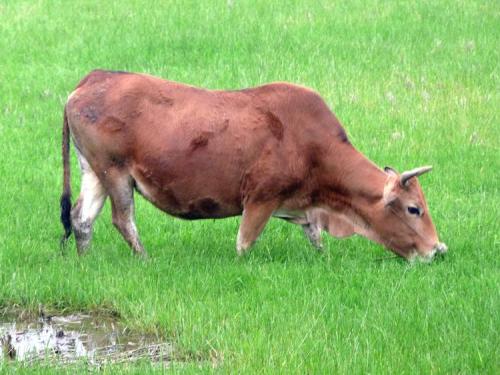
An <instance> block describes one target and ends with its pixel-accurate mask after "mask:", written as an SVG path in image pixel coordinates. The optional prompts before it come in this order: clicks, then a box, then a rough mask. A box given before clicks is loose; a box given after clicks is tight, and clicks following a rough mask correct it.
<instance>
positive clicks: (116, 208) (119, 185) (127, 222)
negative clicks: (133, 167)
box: [106, 170, 147, 257]
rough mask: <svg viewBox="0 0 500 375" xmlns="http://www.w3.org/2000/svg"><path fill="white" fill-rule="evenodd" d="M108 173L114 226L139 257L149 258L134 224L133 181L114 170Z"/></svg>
mask: <svg viewBox="0 0 500 375" xmlns="http://www.w3.org/2000/svg"><path fill="white" fill-rule="evenodd" d="M108 172H109V173H108V177H109V178H108V179H107V182H106V187H107V190H108V192H109V196H110V198H111V210H112V215H113V225H114V226H115V227H116V229H118V231H119V232H120V233H121V234H122V236H123V238H124V239H125V241H127V243H128V244H129V246H130V247H131V248H132V250H133V251H134V252H135V253H136V254H137V255H141V256H143V257H147V253H146V251H145V250H144V247H143V246H142V244H141V241H140V239H139V233H138V232H137V227H136V226H135V222H134V189H133V179H132V177H131V176H129V175H123V174H122V175H120V174H119V173H113V171H112V170H111V171H108Z"/></svg>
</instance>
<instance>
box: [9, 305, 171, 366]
mask: <svg viewBox="0 0 500 375" xmlns="http://www.w3.org/2000/svg"><path fill="white" fill-rule="evenodd" d="M0 344H1V346H2V351H1V352H0V362H2V361H20V362H23V363H26V364H29V363H36V362H50V363H53V364H55V365H59V364H70V363H73V362H76V361H86V362H87V363H89V364H93V365H98V366H100V365H102V364H107V363H120V362H133V361H137V360H150V361H154V362H161V363H164V364H168V363H169V362H170V361H171V360H172V356H173V348H172V345H171V344H170V343H167V342H161V340H159V338H158V337H156V336H155V335H143V334H138V333H135V332H132V331H130V330H129V329H128V328H127V327H126V326H125V325H124V324H121V323H120V322H119V321H118V320H117V319H114V318H111V317H100V316H93V315H86V314H75V315H65V316H57V315H55V316H42V317H40V318H37V319H18V317H16V316H0Z"/></svg>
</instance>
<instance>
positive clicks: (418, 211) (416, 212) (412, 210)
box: [408, 206, 420, 216]
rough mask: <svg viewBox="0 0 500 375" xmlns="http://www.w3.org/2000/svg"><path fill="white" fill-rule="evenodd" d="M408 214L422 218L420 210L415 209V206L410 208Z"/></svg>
mask: <svg viewBox="0 0 500 375" xmlns="http://www.w3.org/2000/svg"><path fill="white" fill-rule="evenodd" d="M408 212H409V213H410V214H411V215H417V216H420V209H419V208H418V207H415V206H409V207H408Z"/></svg>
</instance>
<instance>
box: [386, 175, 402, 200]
mask: <svg viewBox="0 0 500 375" xmlns="http://www.w3.org/2000/svg"><path fill="white" fill-rule="evenodd" d="M399 190H400V186H399V175H398V174H395V175H392V174H391V175H390V176H389V178H388V179H387V181H386V183H385V186H384V195H383V200H384V205H386V206H389V205H390V204H392V203H394V201H395V200H396V199H397V198H398V194H399Z"/></svg>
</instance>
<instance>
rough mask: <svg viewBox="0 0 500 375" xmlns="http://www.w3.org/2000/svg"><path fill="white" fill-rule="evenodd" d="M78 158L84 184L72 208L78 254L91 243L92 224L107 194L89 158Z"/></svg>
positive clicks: (72, 223) (72, 221) (72, 222)
mask: <svg viewBox="0 0 500 375" xmlns="http://www.w3.org/2000/svg"><path fill="white" fill-rule="evenodd" d="M78 160H79V162H80V168H81V171H82V184H81V190H80V196H79V197H78V200H77V201H76V203H75V205H74V207H73V209H72V210H71V225H72V227H73V231H74V233H75V239H76V246H77V249H78V254H80V255H81V254H83V253H84V252H85V250H87V248H88V246H89V244H90V241H91V239H92V225H93V223H94V221H95V219H96V217H97V215H99V212H101V209H102V206H103V205H104V201H105V200H106V196H107V194H106V191H105V189H104V186H103V185H102V183H101V181H99V179H98V178H97V176H96V174H95V173H94V171H93V170H92V169H91V168H90V165H89V164H88V162H87V160H85V158H84V157H83V156H81V155H78Z"/></svg>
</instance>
